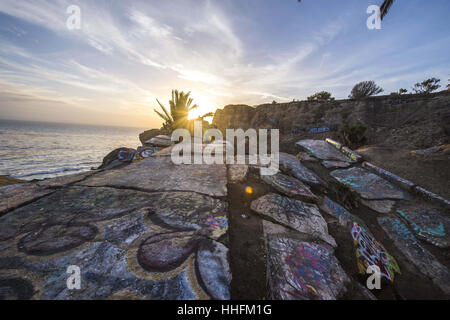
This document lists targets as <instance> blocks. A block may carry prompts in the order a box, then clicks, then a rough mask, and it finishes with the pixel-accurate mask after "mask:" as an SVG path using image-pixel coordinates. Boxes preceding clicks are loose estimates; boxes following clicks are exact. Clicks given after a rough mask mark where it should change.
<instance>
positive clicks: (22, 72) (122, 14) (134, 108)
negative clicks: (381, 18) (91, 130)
mask: <svg viewBox="0 0 450 320" xmlns="http://www.w3.org/2000/svg"><path fill="white" fill-rule="evenodd" d="M436 1H439V2H440V3H441V5H444V3H445V2H443V1H442V0H436ZM325 2H326V4H323V3H321V4H316V3H305V4H304V3H302V4H299V3H297V2H296V1H292V3H283V4H280V3H275V2H273V3H272V2H270V3H269V2H264V3H262V2H260V1H248V2H245V3H244V2H238V1H236V2H232V1H224V2H215V1H208V0H195V1H194V0H188V1H153V0H151V1H133V2H125V1H121V2H118V1H117V2H114V5H112V4H111V3H110V2H107V1H95V2H94V1H88V0H77V1H73V0H71V1H66V0H59V1H31V0H22V1H17V0H3V1H1V2H0V13H3V14H6V15H8V17H9V18H8V19H5V20H4V21H3V20H2V22H0V41H1V46H0V66H1V69H0V80H1V82H0V84H2V85H3V89H2V91H1V92H0V95H5V96H7V95H9V97H12V96H14V97H15V99H20V98H21V97H22V98H24V99H25V97H26V98H27V99H33V98H34V99H38V100H49V101H50V100H51V101H53V100H56V101H58V102H61V103H62V104H64V105H68V106H74V107H77V108H83V109H87V110H93V111H95V112H103V114H104V115H105V122H107V121H108V120H107V119H108V117H109V116H110V115H112V114H122V115H126V114H128V117H124V119H125V118H127V121H129V119H130V118H129V116H131V114H132V115H133V117H134V118H133V119H135V120H134V121H135V122H136V124H137V125H146V124H148V123H151V124H155V125H157V123H158V121H159V120H158V119H157V118H156V117H155V115H154V113H153V111H152V109H153V107H154V106H155V98H156V97H159V98H160V99H162V100H165V99H166V98H168V97H169V95H170V90H171V89H172V88H179V89H184V90H191V91H192V92H193V95H194V96H195V97H197V100H198V101H201V102H202V103H203V104H205V106H202V109H201V111H202V112H203V111H209V110H211V109H213V108H217V107H222V106H223V105H225V104H228V103H248V104H258V103H263V102H270V101H268V100H272V99H275V100H277V101H290V100H292V99H294V98H295V99H301V98H305V97H306V96H307V95H309V94H311V93H313V92H315V91H320V90H331V91H332V92H333V94H334V95H335V96H337V97H338V98H344V97H346V96H347V94H348V92H349V91H350V89H351V86H352V85H353V84H355V83H356V82H357V81H361V80H366V79H369V78H370V79H374V80H377V81H383V82H385V84H386V85H387V88H386V89H387V90H389V89H390V88H391V87H392V88H394V87H396V86H400V85H401V86H404V84H405V83H406V82H407V81H410V82H412V78H413V77H420V76H421V75H423V74H425V73H426V72H434V71H435V70H438V69H439V68H441V69H442V68H443V67H450V64H449V63H448V62H446V60H445V58H444V52H448V47H449V45H448V37H446V36H442V35H441V36H436V38H433V39H423V40H420V39H417V40H416V41H415V42H414V43H413V42H411V41H407V40H406V39H407V38H408V36H410V35H411V34H414V33H418V32H419V31H418V30H419V29H417V28H416V29H414V28H411V27H410V28H409V29H408V28H390V27H389V26H385V27H384V28H385V29H386V30H382V31H380V32H378V33H376V32H369V31H367V29H366V28H365V18H366V13H365V10H360V8H362V9H365V8H363V7H364V5H363V6H361V2H360V1H356V0H351V1H350V2H351V3H352V4H358V5H355V6H354V7H356V8H357V9H351V8H352V7H351V6H350V4H348V5H346V6H343V8H344V9H343V10H342V12H340V11H337V8H338V7H339V6H337V5H336V4H335V2H333V1H325ZM72 4H75V5H78V6H80V8H81V19H82V25H81V29H80V30H69V29H68V28H67V27H66V19H67V17H68V15H67V13H66V9H67V7H68V6H69V5H72ZM321 5H322V6H323V5H327V6H328V7H329V10H328V11H323V10H322V11H321V10H318V8H319V7H320V6H321ZM447 6H448V5H447ZM244 8H246V9H247V11H245V9H244ZM248 8H252V10H251V11H248ZM306 10H308V11H306ZM272 17H273V19H272V20H271V18H272ZM397 18H398V17H397ZM11 19H12V20H11ZM8 21H9V22H8ZM11 21H12V22H11ZM389 28H390V29H389ZM418 28H420V27H418ZM422 29H423V27H422ZM426 31H427V30H424V31H421V32H426ZM399 39H400V40H399ZM419 41H420V43H418V42H419ZM445 41H447V43H445ZM36 42H38V44H37V43H36ZM429 52H433V55H432V58H430V59H432V60H433V61H435V62H436V61H437V62H438V63H439V65H437V66H434V67H433V65H432V63H431V62H430V63H428V62H427V61H425V60H424V59H423V58H422V57H423V55H425V54H426V53H429ZM387 61H388V62H387ZM441 73H442V72H441ZM437 76H439V74H438V75H437ZM417 80H420V79H417ZM414 81H415V80H414ZM27 101H29V100H27Z"/></svg>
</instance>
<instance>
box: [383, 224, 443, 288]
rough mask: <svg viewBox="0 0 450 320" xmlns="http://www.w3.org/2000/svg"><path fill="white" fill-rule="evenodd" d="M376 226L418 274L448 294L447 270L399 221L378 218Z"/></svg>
mask: <svg viewBox="0 0 450 320" xmlns="http://www.w3.org/2000/svg"><path fill="white" fill-rule="evenodd" d="M378 224H379V225H380V226H381V227H382V228H383V230H384V231H385V232H386V233H387V235H388V236H389V237H390V238H391V239H392V240H393V241H394V244H395V246H396V247H397V248H398V249H399V250H401V251H402V252H403V254H404V255H405V256H406V257H407V258H408V260H409V261H410V262H411V263H413V264H414V265H415V266H416V267H417V268H418V269H419V270H420V272H422V273H423V274H424V275H426V276H428V277H430V278H431V279H432V281H433V282H434V284H435V285H437V286H438V287H439V288H441V290H442V291H444V293H446V294H450V272H449V270H448V269H447V268H446V267H445V266H444V265H442V264H441V263H440V262H439V261H438V260H437V259H436V258H435V257H434V256H433V255H432V254H431V253H430V252H429V251H428V250H427V249H425V248H424V247H423V246H422V245H421V244H420V243H419V241H417V239H416V237H415V236H414V234H413V233H412V232H411V231H410V230H409V229H408V227H407V226H406V225H405V224H404V223H403V222H402V221H401V220H400V219H397V218H391V217H380V218H378Z"/></svg>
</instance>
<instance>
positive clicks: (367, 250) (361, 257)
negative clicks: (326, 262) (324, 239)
mask: <svg viewBox="0 0 450 320" xmlns="http://www.w3.org/2000/svg"><path fill="white" fill-rule="evenodd" d="M351 233H352V237H353V240H354V241H355V246H356V261H357V265H358V269H359V272H360V273H361V274H365V273H366V270H367V268H368V267H369V266H373V265H375V266H377V267H378V268H380V274H381V276H383V277H385V278H386V279H388V280H390V281H394V274H395V273H401V272H400V267H399V266H398V264H397V261H396V260H395V259H394V257H393V256H391V255H390V254H389V253H388V252H387V251H386V249H385V248H384V247H383V245H382V244H381V243H379V242H378V241H377V240H376V239H375V238H374V237H373V236H372V235H371V234H370V233H369V232H367V230H366V229H365V228H363V227H361V226H360V225H358V224H357V223H356V222H355V223H353V227H352V232H351Z"/></svg>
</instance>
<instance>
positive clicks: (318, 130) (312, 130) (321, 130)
mask: <svg viewBox="0 0 450 320" xmlns="http://www.w3.org/2000/svg"><path fill="white" fill-rule="evenodd" d="M329 131H331V129H330V128H328V127H316V128H310V129H309V130H308V133H312V134H318V133H324V132H329Z"/></svg>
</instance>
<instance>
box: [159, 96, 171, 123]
mask: <svg viewBox="0 0 450 320" xmlns="http://www.w3.org/2000/svg"><path fill="white" fill-rule="evenodd" d="M156 101H157V102H158V104H159V106H160V107H161V109H162V110H163V111H164V113H165V115H166V116H167V117H168V118H170V115H169V112H168V111H167V109H166V107H164V106H163V104H162V103H161V102H159V100H158V99H156Z"/></svg>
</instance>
